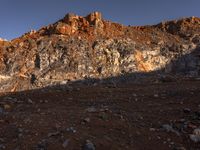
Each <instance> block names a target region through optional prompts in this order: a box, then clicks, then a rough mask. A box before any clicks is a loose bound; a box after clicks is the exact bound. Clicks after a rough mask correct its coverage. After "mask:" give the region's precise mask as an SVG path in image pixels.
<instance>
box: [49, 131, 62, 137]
mask: <svg viewBox="0 0 200 150" xmlns="http://www.w3.org/2000/svg"><path fill="white" fill-rule="evenodd" d="M59 134H60V132H59V131H56V132H52V133H48V137H51V136H57V135H59Z"/></svg>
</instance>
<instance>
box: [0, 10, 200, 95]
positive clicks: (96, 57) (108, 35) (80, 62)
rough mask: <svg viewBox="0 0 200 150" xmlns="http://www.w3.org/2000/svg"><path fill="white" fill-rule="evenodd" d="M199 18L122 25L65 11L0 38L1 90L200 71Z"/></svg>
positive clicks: (196, 73)
mask: <svg viewBox="0 0 200 150" xmlns="http://www.w3.org/2000/svg"><path fill="white" fill-rule="evenodd" d="M199 45H200V18H197V17H191V18H184V19H180V20H175V21H168V22H162V23H160V24H157V25H153V26H137V27H134V26H124V25H121V24H118V23H113V22H110V21H107V20H104V19H103V18H102V14H101V13H99V12H94V13H91V14H89V15H87V16H86V17H82V16H78V15H75V14H67V15H66V16H65V17H64V18H63V19H61V20H59V21H57V22H56V23H54V24H51V25H48V26H45V27H43V28H41V29H39V30H38V31H35V30H32V31H30V32H28V33H26V34H24V35H22V36H21V37H19V38H16V39H13V40H12V41H5V40H0V58H1V59H0V91H1V92H6V91H7V92H14V91H21V90H28V89H35V88H41V87H46V86H50V85H55V84H65V83H67V82H70V81H76V80H84V79H93V78H95V79H103V78H108V77H113V76H119V75H124V74H127V73H150V72H159V73H170V74H171V73H172V74H179V75H184V76H185V75H187V76H188V75H189V76H198V75H199V74H200V59H199V56H200V53H199V51H200V50H199Z"/></svg>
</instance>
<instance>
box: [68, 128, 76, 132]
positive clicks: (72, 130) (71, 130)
mask: <svg viewBox="0 0 200 150" xmlns="http://www.w3.org/2000/svg"><path fill="white" fill-rule="evenodd" d="M66 130H67V131H68V132H72V133H76V130H75V129H74V127H70V128H67V129H66Z"/></svg>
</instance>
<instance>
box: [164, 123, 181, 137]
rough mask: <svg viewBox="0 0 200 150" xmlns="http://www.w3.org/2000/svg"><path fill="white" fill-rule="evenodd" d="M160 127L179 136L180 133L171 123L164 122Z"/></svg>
mask: <svg viewBox="0 0 200 150" xmlns="http://www.w3.org/2000/svg"><path fill="white" fill-rule="evenodd" d="M162 129H164V130H165V131H166V132H172V133H175V134H176V135H178V136H180V133H179V132H178V131H177V130H175V129H174V128H173V127H172V126H171V125H168V124H164V125H162Z"/></svg>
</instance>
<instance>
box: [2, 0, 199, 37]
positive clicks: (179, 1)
mask: <svg viewBox="0 0 200 150" xmlns="http://www.w3.org/2000/svg"><path fill="white" fill-rule="evenodd" d="M93 11H100V12H102V13H103V16H104V18H105V19H108V20H112V21H114V22H119V23H122V24H126V25H129V24H130V25H146V24H155V23H158V22H160V21H162V20H169V19H176V18H180V17H188V16H197V17H200V0H1V3H0V14H1V18H0V37H2V38H6V39H13V38H15V37H18V36H20V35H21V34H23V33H25V32H27V31H29V30H31V29H39V28H40V27H41V26H44V25H48V24H50V23H54V22H55V21H57V20H58V19H60V18H62V17H63V16H64V15H65V14H66V13H68V12H73V13H76V14H78V15H82V16H85V15H86V14H88V13H90V12H93Z"/></svg>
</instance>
